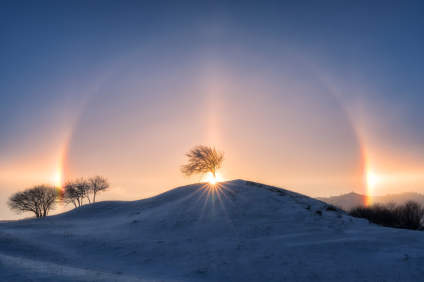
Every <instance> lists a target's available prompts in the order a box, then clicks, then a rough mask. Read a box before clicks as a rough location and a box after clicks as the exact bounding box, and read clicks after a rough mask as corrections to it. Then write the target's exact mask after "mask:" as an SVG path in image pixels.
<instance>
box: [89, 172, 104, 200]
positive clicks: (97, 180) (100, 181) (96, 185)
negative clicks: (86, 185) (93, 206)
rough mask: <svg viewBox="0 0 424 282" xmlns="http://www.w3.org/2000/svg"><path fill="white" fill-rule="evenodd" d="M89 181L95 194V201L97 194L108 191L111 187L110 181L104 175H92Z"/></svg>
mask: <svg viewBox="0 0 424 282" xmlns="http://www.w3.org/2000/svg"><path fill="white" fill-rule="evenodd" d="M88 181H89V182H90V191H91V193H92V194H93V203H95V202H96V194H97V193H98V192H102V191H106V190H107V189H108V188H109V182H108V181H107V179H106V178H104V177H102V176H95V177H91V178H90V179H89V180H88Z"/></svg>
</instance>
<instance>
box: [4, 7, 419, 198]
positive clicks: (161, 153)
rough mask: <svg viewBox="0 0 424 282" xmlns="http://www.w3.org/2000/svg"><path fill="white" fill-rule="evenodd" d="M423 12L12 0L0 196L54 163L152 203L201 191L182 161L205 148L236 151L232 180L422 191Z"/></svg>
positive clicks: (306, 188)
mask: <svg viewBox="0 0 424 282" xmlns="http://www.w3.org/2000/svg"><path fill="white" fill-rule="evenodd" d="M423 12H424V4H423V3H422V1H291V2H289V1H261V2H259V1H227V2H225V1H191V2H190V1H186V2H185V1H178V2H177V1H169V2H167V1H69V2H68V3H65V2H62V1H60V2H59V1H2V2H1V4H0V35H1V36H0V66H1V68H0V98H1V101H2V103H1V104H0V120H1V122H0V136H1V137H0V155H1V156H2V157H1V159H0V189H2V192H1V194H0V196H1V197H2V198H3V199H7V197H8V196H9V195H10V193H11V192H12V191H15V190H17V189H21V188H24V187H26V186H28V185H31V184H32V183H34V182H48V181H50V179H51V176H50V175H51V174H52V171H55V167H56V166H58V163H61V166H65V167H66V169H65V168H63V167H61V168H60V169H61V170H66V172H63V173H64V174H65V175H68V176H69V177H74V176H80V175H81V176H85V175H87V176H88V175H90V174H97V173H101V174H104V175H106V176H107V177H109V178H110V179H111V182H112V183H114V184H115V186H117V187H118V188H116V189H115V191H119V193H118V192H116V194H113V197H115V198H116V197H118V198H119V197H120V198H125V199H127V198H134V197H143V196H148V195H153V194H155V193H158V192H160V191H163V190H164V189H167V188H171V187H173V186H176V185H177V184H184V183H187V182H190V181H195V179H191V180H187V179H184V178H183V177H182V176H180V175H179V172H178V166H179V164H180V163H181V162H182V161H184V159H183V155H184V152H185V151H186V150H187V149H189V148H190V147H191V146H192V145H195V144H196V143H210V144H216V146H217V147H218V146H220V147H221V148H222V149H223V150H224V151H226V155H227V162H228V166H229V167H228V166H227V170H226V171H224V172H225V174H226V177H228V178H241V177H244V178H250V179H253V180H259V181H263V182H267V183H271V184H276V185H281V186H289V187H293V189H295V190H297V191H300V192H302V193H307V194H311V195H327V194H340V193H343V192H349V191H352V190H356V191H359V192H361V191H362V190H363V188H361V187H360V186H361V184H360V183H361V179H360V178H361V174H363V173H365V172H364V171H363V169H364V168H363V166H364V162H365V163H367V169H372V170H373V173H375V174H378V175H381V177H380V178H381V185H380V186H379V187H376V188H375V191H373V193H376V194H378V193H386V192H396V191H404V190H415V191H419V192H423V191H422V190H420V189H422V188H420V187H422V184H424V183H423V182H424V180H423V179H421V178H420V175H422V172H423V169H424V149H423V148H424V147H423V143H424V133H423V131H422V129H421V127H422V126H421V124H422V123H423V122H424V115H423V113H422V110H421V107H422V105H423V102H424V101H423V100H424V95H423V89H424V87H423V86H424V85H423V84H424V83H423V79H422V74H423V63H424V53H423V52H422V50H424V19H423V17H422V14H423ZM64 147H66V153H64V150H65V149H64ZM163 147H166V148H168V150H163ZM364 152H366V157H365V158H366V160H364ZM63 154H66V156H65V157H63ZM58 159H60V160H58ZM63 159H65V160H63ZM64 162H66V164H63V163H64ZM152 163H155V164H156V163H162V165H160V166H159V165H158V166H156V165H152ZM246 163H248V164H250V166H245V165H244V164H246ZM241 164H243V165H241ZM264 166H268V167H267V168H266V169H264ZM235 167H237V168H239V169H236V168H235ZM317 167H319V169H318V168H317ZM149 168H151V170H149ZM140 171H142V172H143V173H140ZM317 171H318V172H317ZM164 175H165V176H166V177H164ZM335 175H337V176H340V177H337V176H335ZM387 175H391V177H387ZM64 177H65V176H64ZM165 178H166V179H168V180H167V181H165V180H164V179H165ZM174 183H175V185H174ZM34 184H37V183H34ZM168 186H169V187H168ZM361 189H362V190H361ZM134 195H135V196H134ZM111 197H112V196H111Z"/></svg>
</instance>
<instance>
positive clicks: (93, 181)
mask: <svg viewBox="0 0 424 282" xmlns="http://www.w3.org/2000/svg"><path fill="white" fill-rule="evenodd" d="M108 188H109V183H108V182H107V180H106V179H105V178H103V177H101V176H95V177H91V178H89V179H84V178H79V179H76V180H72V181H68V182H66V183H65V185H64V190H65V191H64V201H65V203H66V204H73V205H74V207H80V206H82V205H83V204H84V200H87V201H88V203H95V202H96V195H97V193H99V192H102V191H105V190H107V189H108Z"/></svg>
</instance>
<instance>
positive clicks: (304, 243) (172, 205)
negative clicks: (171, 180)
mask: <svg viewBox="0 0 424 282" xmlns="http://www.w3.org/2000/svg"><path fill="white" fill-rule="evenodd" d="M423 269H424V233H422V232H419V231H409V230H400V229H390V228H383V227H379V226H375V225H372V224H369V223H368V222H366V221H365V220H361V219H355V218H351V217H350V216H348V215H346V214H345V213H344V212H342V211H340V210H335V209H334V208H332V207H330V206H328V205H327V204H325V203H323V202H321V201H318V200H315V199H312V198H309V197H306V196H303V195H300V194H297V193H293V192H290V191H287V190H283V189H279V188H275V187H271V186H266V185H262V184H258V183H253V182H246V181H243V180H234V181H229V182H225V183H222V184H221V187H220V188H219V189H212V188H210V187H209V186H208V185H205V184H194V185H189V186H184V187H180V188H176V189H173V190H171V191H169V192H166V193H164V194H161V195H159V196H156V197H153V198H149V199H145V200H140V201H134V202H100V203H96V204H92V205H87V206H84V207H81V208H79V209H75V210H72V211H70V212H68V213H64V214H60V215H56V216H52V217H48V218H46V219H43V220H23V221H15V222H7V223H0V281H419V280H422V278H423V277H424V273H423Z"/></svg>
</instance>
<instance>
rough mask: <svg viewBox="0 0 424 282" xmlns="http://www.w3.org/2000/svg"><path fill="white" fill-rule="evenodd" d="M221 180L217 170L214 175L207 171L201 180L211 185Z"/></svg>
mask: <svg viewBox="0 0 424 282" xmlns="http://www.w3.org/2000/svg"><path fill="white" fill-rule="evenodd" d="M221 181H224V178H223V177H222V175H221V174H220V173H219V172H217V173H216V174H215V176H214V175H213V174H212V172H208V173H207V174H206V175H205V176H204V177H203V180H202V182H208V183H209V184H211V185H215V184H216V183H218V182H221Z"/></svg>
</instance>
